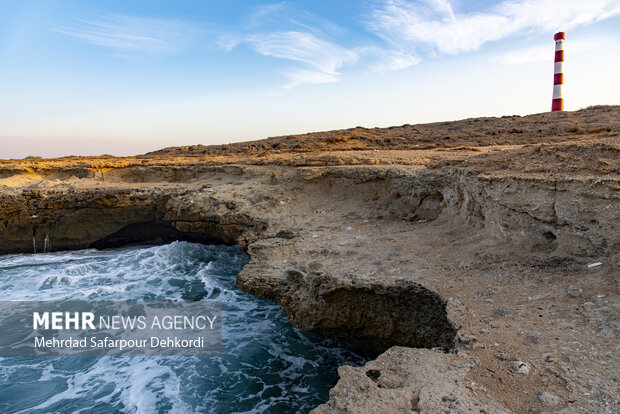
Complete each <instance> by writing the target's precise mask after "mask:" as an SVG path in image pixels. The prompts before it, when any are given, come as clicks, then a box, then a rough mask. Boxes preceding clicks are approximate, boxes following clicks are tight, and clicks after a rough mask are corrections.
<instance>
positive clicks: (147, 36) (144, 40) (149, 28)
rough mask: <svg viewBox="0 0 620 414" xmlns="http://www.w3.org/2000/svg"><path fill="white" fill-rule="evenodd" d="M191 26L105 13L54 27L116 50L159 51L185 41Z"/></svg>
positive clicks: (175, 48) (170, 49)
mask: <svg viewBox="0 0 620 414" xmlns="http://www.w3.org/2000/svg"><path fill="white" fill-rule="evenodd" d="M190 29H191V27H190V25H189V24H188V23H187V22H181V21H176V20H165V19H152V18H143V17H132V16H126V15H119V14H108V15H98V16H95V17H92V18H88V19H80V20H75V21H73V22H72V23H69V24H67V25H64V26H62V27H57V28H55V29H54V30H55V31H56V32H59V33H62V34H65V35H68V36H72V37H74V38H76V39H78V40H80V41H82V42H86V43H90V44H93V45H96V46H100V47H103V48H106V49H108V50H111V51H113V52H115V53H140V54H148V55H162V54H169V53H174V52H176V51H178V50H179V49H180V48H181V47H183V46H184V45H186V44H187V42H188V40H189V36H188V31H189V30H190Z"/></svg>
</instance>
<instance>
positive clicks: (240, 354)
mask: <svg viewBox="0 0 620 414" xmlns="http://www.w3.org/2000/svg"><path fill="white" fill-rule="evenodd" d="M247 261H248V257H247V256H246V255H245V254H243V253H242V252H241V251H240V250H239V249H238V248H237V247H226V246H206V245H201V244H193V243H187V242H174V243H171V244H168V245H164V246H150V247H128V248H121V249H113V250H104V251H98V250H81V251H72V252H58V253H47V254H39V255H32V254H20V255H7V256H0V300H15V301H22V300H72V299H73V300H110V301H120V300H149V301H163V300H179V301H182V300H185V301H194V300H218V301H221V302H222V304H223V341H224V342H223V350H224V351H223V354H222V356H218V357H201V358H198V357H11V358H0V412H2V413H35V412H36V413H80V412H81V413H114V412H119V413H198V412H200V413H204V412H207V413H263V412H267V413H298V412H308V411H309V410H310V409H312V408H314V407H316V406H317V405H318V404H321V403H323V402H325V401H327V399H328V391H329V389H330V388H331V387H333V386H334V384H335V383H336V381H337V379H338V377H337V373H336V369H337V367H338V365H343V364H349V365H359V364H362V363H364V362H365V361H366V358H365V356H363V355H360V354H357V353H354V352H352V351H350V350H348V349H346V348H343V347H341V346H339V345H338V344H336V343H334V342H333V341H330V340H327V339H323V338H321V337H318V336H316V335H314V334H311V333H308V332H304V331H300V330H298V329H295V328H293V327H292V326H291V325H290V324H289V323H288V321H287V319H286V315H285V314H284V313H283V312H282V311H281V310H280V308H279V307H278V306H277V305H276V304H275V303H273V302H270V301H266V300H261V299H258V298H255V297H253V296H251V295H248V294H245V293H243V292H241V291H240V290H239V289H237V288H235V287H234V279H235V276H236V275H237V273H238V272H239V271H240V270H241V268H242V267H243V266H244V265H245V264H246V263H247Z"/></svg>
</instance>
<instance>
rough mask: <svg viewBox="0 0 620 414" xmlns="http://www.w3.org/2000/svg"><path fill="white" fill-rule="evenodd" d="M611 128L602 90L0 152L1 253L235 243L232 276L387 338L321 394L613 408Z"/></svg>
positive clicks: (494, 407)
mask: <svg viewBox="0 0 620 414" xmlns="http://www.w3.org/2000/svg"><path fill="white" fill-rule="evenodd" d="M619 132H620V107H595V108H590V109H587V110H583V111H578V112H575V113H558V114H540V115H532V116H529V117H507V118H499V119H498V118H481V119H470V120H464V121H458V122H454V123H439V124H427V125H405V126H402V127H397V128H388V129H375V130H366V129H359V128H355V129H352V130H343V131H331V132H327V133H315V134H307V135H303V136H290V137H277V138H270V139H268V140H264V141H255V142H251V143H239V144H231V145H228V146H219V147H203V146H191V147H179V148H170V149H165V150H162V151H159V152H157V153H153V154H148V155H145V156H139V157H129V158H114V157H91V158H83V157H67V158H62V159H54V160H46V159H30V160H6V161H2V162H0V185H1V186H2V187H1V188H0V207H1V208H0V253H11V252H32V251H33V250H34V249H38V251H42V250H43V249H44V248H49V247H50V246H51V248H52V249H54V250H59V249H77V248H84V247H97V248H103V247H109V246H117V245H122V244H127V243H137V242H151V243H152V242H165V241H169V240H177V239H185V240H191V241H198V242H209V243H227V244H238V245H239V246H240V247H241V248H242V249H243V250H245V251H246V252H248V253H249V254H250V256H251V261H250V263H249V264H248V265H246V267H245V268H244V269H243V271H242V272H241V273H240V274H239V276H238V278H237V282H236V283H237V286H239V287H240V288H241V289H243V290H245V291H247V292H249V293H252V294H255V295H257V296H260V297H264V298H268V299H272V300H275V301H277V302H278V303H279V304H280V306H281V307H282V308H283V309H284V311H285V312H286V313H287V314H288V316H289V319H290V320H291V322H292V323H293V324H294V325H295V326H298V327H300V328H303V329H308V330H313V331H315V332H317V333H319V334H322V335H325V336H329V337H332V338H335V339H338V340H340V341H342V342H344V343H346V344H349V345H351V346H355V347H363V348H372V349H374V350H377V351H379V352H382V354H381V355H380V356H379V358H378V359H377V360H376V361H372V362H370V363H369V364H367V366H366V367H363V368H351V367H343V368H341V369H340V375H341V381H340V382H339V383H338V385H337V386H336V387H335V388H334V390H333V391H332V393H331V399H330V401H329V403H327V404H326V405H324V406H321V407H319V408H318V409H317V410H316V411H317V412H373V413H374V412H386V413H387V412H390V413H395V412H540V411H549V412H552V411H563V412H581V411H588V412H606V411H608V412H613V411H616V410H617V408H618V407H617V404H618V400H619V397H620V392H619V386H618V378H617V373H616V372H617V369H614V367H617V366H618V362H619V361H618V355H619V353H618V352H617V351H618V349H617V346H618V345H617V338H618V335H619V333H620V332H619V326H618V321H617V315H618V308H619V305H620V304H619V302H618V280H617V275H618V272H617V265H618V259H619V258H620V256H618V252H619V251H620V249H619V248H620V232H618V223H620V138H619V137H618V134H619ZM599 262H600V263H601V264H600V265H596V266H591V265H592V264H593V263H599ZM395 346H396V347H395ZM420 348H422V349H420Z"/></svg>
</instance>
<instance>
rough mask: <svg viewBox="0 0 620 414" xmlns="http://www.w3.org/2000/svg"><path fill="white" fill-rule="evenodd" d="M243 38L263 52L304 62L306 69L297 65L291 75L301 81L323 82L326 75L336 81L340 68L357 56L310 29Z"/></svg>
mask: <svg viewBox="0 0 620 414" xmlns="http://www.w3.org/2000/svg"><path fill="white" fill-rule="evenodd" d="M244 42H245V43H247V44H248V45H249V46H250V47H251V48H252V49H253V50H254V51H255V52H257V53H260V54H261V55H265V56H272V57H276V58H280V59H287V60H292V61H295V62H300V63H303V64H304V65H305V66H306V68H305V69H303V70H299V69H295V70H294V71H293V72H292V74H291V78H292V79H295V80H296V82H297V83H301V81H302V80H304V79H306V80H307V81H309V82H312V81H313V80H315V81H316V80H318V81H319V82H316V83H324V82H325V80H326V79H332V81H333V79H337V77H338V75H339V73H338V71H337V70H338V69H339V68H340V67H341V66H342V65H343V64H345V63H347V62H354V61H356V60H357V57H358V56H357V53H355V52H354V51H352V50H349V49H346V48H343V47H341V46H338V45H337V44H335V43H332V42H329V41H327V40H324V39H320V38H318V37H316V36H315V35H313V34H311V33H302V32H278V33H269V34H254V35H251V36H248V37H247V38H246V39H244ZM304 74H305V75H304ZM321 74H322V75H321ZM308 75H311V76H308ZM313 83H314V82H313Z"/></svg>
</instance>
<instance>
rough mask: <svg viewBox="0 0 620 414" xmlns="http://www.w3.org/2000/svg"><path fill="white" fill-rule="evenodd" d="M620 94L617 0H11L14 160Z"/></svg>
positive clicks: (1, 80) (4, 90) (5, 42)
mask: <svg viewBox="0 0 620 414" xmlns="http://www.w3.org/2000/svg"><path fill="white" fill-rule="evenodd" d="M560 30H561V31H565V32H566V43H565V69H564V72H565V75H564V76H565V77H564V105H565V109H566V110H577V109H581V108H585V107H588V106H590V105H603V104H606V105H609V104H611V105H613V104H620V81H619V80H618V76H617V73H618V68H619V67H620V2H619V1H618V0H588V1H584V0H504V1H486V0H480V1H467V0H420V1H405V0H362V1H350V0H338V1H319V0H307V1H283V2H265V1H250V0H247V1H242V0H239V1H237V0H229V1H219V0H202V1H184V0H175V1H162V0H133V1H126V0H105V1H103V0H100V1H88V2H85V1H80V0H74V1H70V0H66V1H57V0H44V1H41V0H39V1H36V0H21V1H20V0H0V158H22V157H25V156H44V157H56V156H64V155H101V154H112V155H134V154H141V153H145V152H148V151H152V150H156V149H160V148H163V147H168V146H178V145H192V144H205V145H208V144H223V143H229V142H236V141H245V140H251V139H262V138H266V137H268V136H275V135H288V134H297V133H305V132H312V131H322V130H331V129H339V128H351V127H355V126H364V127H368V128H372V127H386V126H391V125H402V124H405V123H408V124H416V123H425V122H434V121H449V120H456V119H463V118H468V117H478V116H502V115H513V114H516V115H527V114H532V113H540V112H546V111H549V109H550V107H551V97H552V92H553V57H554V46H555V45H554V41H553V35H554V33H556V32H557V31H560Z"/></svg>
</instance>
